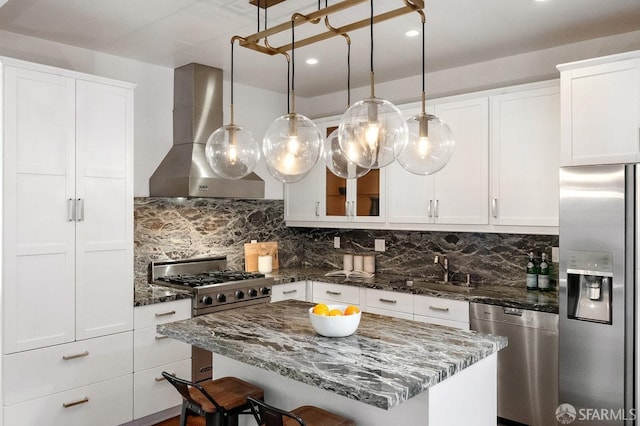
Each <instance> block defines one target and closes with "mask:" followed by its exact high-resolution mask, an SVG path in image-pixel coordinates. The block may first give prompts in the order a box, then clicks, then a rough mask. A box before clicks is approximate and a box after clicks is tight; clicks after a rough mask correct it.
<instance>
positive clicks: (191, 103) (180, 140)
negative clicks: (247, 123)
mask: <svg viewBox="0 0 640 426" xmlns="http://www.w3.org/2000/svg"><path fill="white" fill-rule="evenodd" d="M173 84H174V86H173V147H171V149H170V150H169V153H168V154H167V155H166V157H165V158H164V160H162V163H160V165H159V166H158V168H157V169H156V171H155V172H154V173H153V175H152V176H151V178H150V179H149V195H150V196H152V197H218V198H264V181H263V180H262V179H260V177H259V176H258V175H256V174H255V173H251V174H250V175H249V176H247V177H245V178H243V179H238V180H232V179H224V178H221V177H220V176H218V175H216V174H215V173H214V172H213V170H211V167H210V166H209V163H207V160H206V158H205V146H206V143H207V139H208V138H209V136H210V135H211V133H213V132H214V131H215V130H216V129H217V128H219V127H221V126H222V109H223V106H222V70H220V69H217V68H212V67H208V66H206V65H200V64H188V65H184V66H182V67H180V68H176V70H175V71H174V81H173Z"/></svg>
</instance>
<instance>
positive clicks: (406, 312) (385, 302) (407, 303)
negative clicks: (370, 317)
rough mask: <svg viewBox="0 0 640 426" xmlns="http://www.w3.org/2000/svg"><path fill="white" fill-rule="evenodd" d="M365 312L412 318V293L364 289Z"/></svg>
mask: <svg viewBox="0 0 640 426" xmlns="http://www.w3.org/2000/svg"><path fill="white" fill-rule="evenodd" d="M366 293H367V301H366V308H365V309H366V312H371V313H374V314H380V315H386V316H389V317H396V318H403V319H408V320H412V319H413V295H412V294H410V293H399V292H396V291H387V290H376V289H371V288H368V289H367V290H366Z"/></svg>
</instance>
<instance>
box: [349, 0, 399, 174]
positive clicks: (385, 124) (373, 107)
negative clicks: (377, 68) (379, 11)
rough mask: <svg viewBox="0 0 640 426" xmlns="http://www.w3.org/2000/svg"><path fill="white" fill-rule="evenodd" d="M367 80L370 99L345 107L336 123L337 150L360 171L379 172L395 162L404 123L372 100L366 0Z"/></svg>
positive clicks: (390, 109)
mask: <svg viewBox="0 0 640 426" xmlns="http://www.w3.org/2000/svg"><path fill="white" fill-rule="evenodd" d="M370 7H371V17H370V20H369V27H370V40H371V50H370V79H371V97H369V98H367V99H364V100H362V101H359V102H357V103H356V104H355V105H353V106H351V107H349V109H347V111H346V112H345V113H344V115H343V116H342V119H341V120H340V125H339V127H338V139H339V142H340V148H341V149H342V151H343V152H345V154H346V155H347V157H348V158H349V160H350V161H353V162H354V163H356V164H357V165H359V166H360V167H364V168H366V169H379V168H382V167H384V166H387V165H389V164H391V163H392V162H393V161H394V160H395V156H396V152H402V150H403V149H404V146H405V145H406V144H407V123H406V122H405V121H404V118H403V117H402V113H401V112H400V110H399V109H398V108H397V107H396V106H395V105H393V104H392V103H391V102H389V101H387V100H385V99H380V98H376V97H375V91H374V87H375V82H374V71H373V24H374V13H373V0H370Z"/></svg>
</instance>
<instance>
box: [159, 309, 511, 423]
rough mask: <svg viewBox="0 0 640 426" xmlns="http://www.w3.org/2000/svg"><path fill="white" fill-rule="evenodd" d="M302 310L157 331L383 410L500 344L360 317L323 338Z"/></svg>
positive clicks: (222, 317)
mask: <svg viewBox="0 0 640 426" xmlns="http://www.w3.org/2000/svg"><path fill="white" fill-rule="evenodd" d="M310 306H313V305H312V304H310V303H306V302H299V301H285V302H279V303H272V304H264V305H256V306H252V307H247V308H245V309H235V310H229V311H224V312H219V313H216V314H212V315H203V316H199V317H195V318H192V319H189V320H184V321H178V322H173V323H169V324H163V325H159V326H158V332H159V333H160V334H164V335H167V336H169V337H172V338H175V339H177V340H180V341H182V342H186V343H189V344H191V345H194V346H197V347H200V348H203V349H207V350H210V351H212V352H214V353H218V354H221V355H224V356H227V357H229V358H232V359H235V360H236V361H240V362H244V363H247V364H249V365H252V366H254V367H257V368H261V369H264V370H268V371H272V372H275V373H278V374H280V375H282V376H284V377H288V378H290V379H293V380H297V381H299V382H302V383H306V384H308V385H311V386H315V387H318V388H321V389H324V390H327V391H329V392H332V393H335V394H338V395H342V396H345V397H347V398H351V399H355V400H357V401H360V402H363V403H365V404H369V405H373V406H375V407H379V408H382V409H386V410H388V409H390V408H392V407H394V406H397V405H399V404H401V403H402V402H404V401H406V400H408V399H409V398H411V397H413V396H416V395H418V394H420V393H422V392H424V391H426V390H427V389H429V388H430V387H432V386H434V385H436V384H438V383H440V382H442V381H444V380H446V379H447V378H449V377H451V376H453V375H455V374H457V373H458V372H460V371H461V370H463V369H464V368H467V367H469V366H470V365H473V364H475V363H476V362H478V361H480V360H481V359H483V358H486V357H488V356H489V355H491V354H493V353H495V352H497V351H498V350H500V349H502V348H504V347H506V346H507V339H506V338H505V337H501V336H492V335H487V334H481V333H477V332H473V331H463V330H457V329H453V328H449V327H441V326H437V325H432V324H426V323H421V322H416V321H407V320H402V319H398V318H391V317H386V316H382V315H375V314H371V313H363V314H362V319H361V321H360V326H359V327H358V330H357V331H356V333H355V334H354V335H352V336H349V337H341V338H328V337H322V336H319V335H318V334H316V333H315V331H314V330H313V328H312V327H311V325H310V323H309V318H308V313H307V310H308V309H309V307H310Z"/></svg>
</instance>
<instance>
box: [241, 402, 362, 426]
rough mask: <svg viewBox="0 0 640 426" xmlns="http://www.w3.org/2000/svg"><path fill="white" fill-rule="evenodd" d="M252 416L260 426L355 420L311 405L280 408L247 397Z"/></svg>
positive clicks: (345, 425) (321, 425) (318, 425)
mask: <svg viewBox="0 0 640 426" xmlns="http://www.w3.org/2000/svg"><path fill="white" fill-rule="evenodd" d="M247 401H249V405H250V407H251V412H252V413H253V417H254V418H255V419H256V422H258V425H260V426H355V424H356V423H355V422H354V421H352V420H349V419H346V418H344V417H341V416H339V415H337V414H334V413H331V412H329V411H327V410H323V409H322V408H319V407H314V406H313V405H303V406H302V407H298V408H295V409H293V410H291V411H285V410H281V409H279V408H276V407H274V406H272V405H269V404H267V403H266V402H264V401H262V400H258V399H255V398H252V397H248V398H247Z"/></svg>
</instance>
